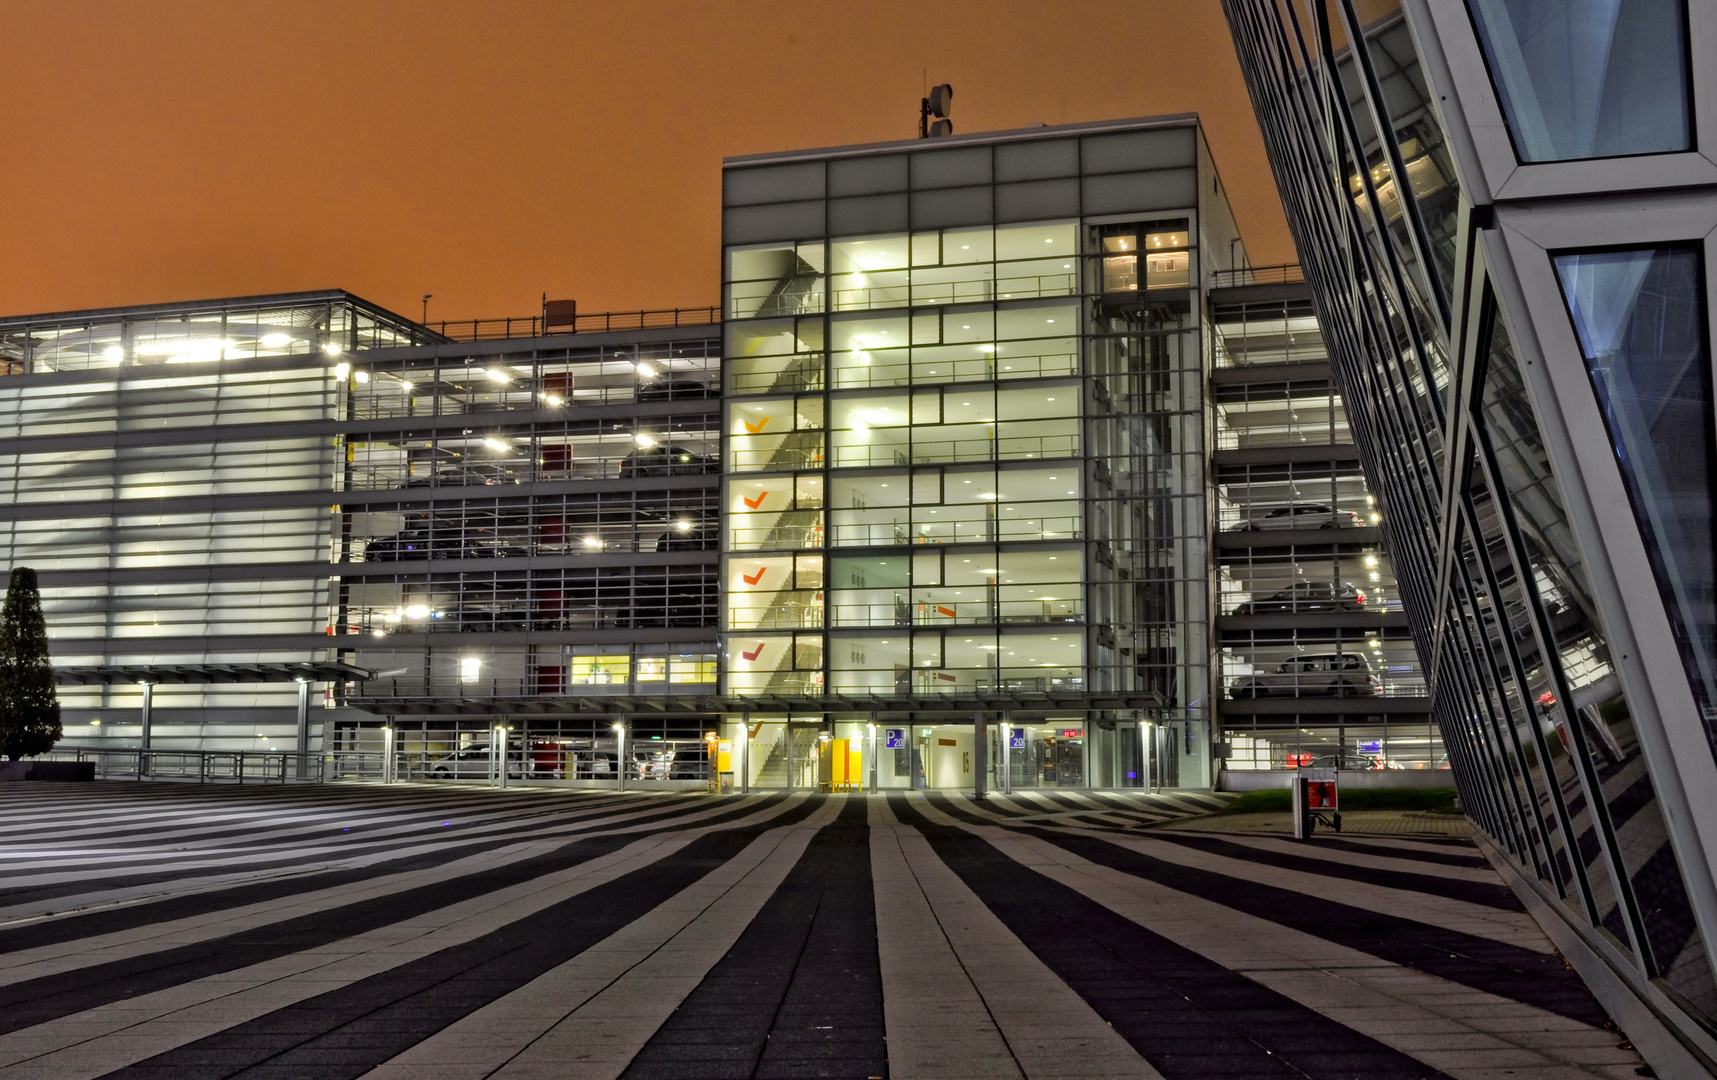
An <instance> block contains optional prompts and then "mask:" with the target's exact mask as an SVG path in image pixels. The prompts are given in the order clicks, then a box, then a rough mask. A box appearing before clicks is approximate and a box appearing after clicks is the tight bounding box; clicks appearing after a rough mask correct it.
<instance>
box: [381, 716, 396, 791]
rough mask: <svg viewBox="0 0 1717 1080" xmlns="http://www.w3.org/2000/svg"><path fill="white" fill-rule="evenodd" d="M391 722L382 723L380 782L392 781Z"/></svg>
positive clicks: (387, 782)
mask: <svg viewBox="0 0 1717 1080" xmlns="http://www.w3.org/2000/svg"><path fill="white" fill-rule="evenodd" d="M393 747H394V742H393V724H392V722H389V723H386V724H383V725H382V783H384V784H391V783H393V782H394V753H393Z"/></svg>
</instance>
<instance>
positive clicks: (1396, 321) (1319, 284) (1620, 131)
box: [1225, 0, 1717, 1075]
mask: <svg viewBox="0 0 1717 1080" xmlns="http://www.w3.org/2000/svg"><path fill="white" fill-rule="evenodd" d="M1225 7H1226V10H1227V12H1228V16H1229V19H1230V23H1231V26H1232V29H1233V32H1234V39H1235V43H1236V47H1237V49H1238V52H1239V54H1240V59H1241V66H1242V68H1243V70H1244V72H1245V75H1246V79H1247V83H1248V86H1249V88H1250V91H1251V94H1252V98H1253V102H1254V105H1255V106H1256V109H1257V113H1258V118H1259V122H1260V126H1261V127H1262V129H1263V132H1264V137H1265V142H1266V146H1267V148H1268V151H1269V154H1270V159H1271V164H1272V167H1273V169H1274V171H1275V174H1276V178H1277V182H1278V185H1279V187H1280V189H1281V192H1282V195H1283V200H1284V202H1285V204H1286V206H1287V209H1288V214H1289V221H1290V225H1291V227H1292V229H1293V231H1294V235H1295V238H1296V241H1297V243H1298V245H1299V248H1300V252H1301V258H1302V261H1303V262H1304V264H1305V266H1306V273H1307V277H1308V279H1309V280H1310V282H1311V284H1312V286H1313V290H1312V291H1313V296H1314V298H1315V300H1316V302H1317V307H1318V310H1319V313H1320V315H1321V316H1322V320H1323V324H1324V330H1325V332H1326V334H1327V335H1328V337H1329V339H1330V344H1331V351H1332V355H1333V356H1334V357H1335V359H1336V368H1337V372H1338V376H1339V379H1340V381H1341V383H1342V385H1343V388H1344V389H1345V390H1346V391H1347V401H1348V402H1349V411H1348V416H1349V421H1350V423H1351V424H1352V425H1353V428H1354V434H1355V439H1356V443H1357V444H1358V446H1359V448H1360V450H1361V453H1362V455H1363V457H1364V458H1365V460H1366V464H1367V468H1368V470H1369V472H1370V473H1371V475H1372V476H1373V477H1374V478H1375V479H1376V480H1377V482H1378V485H1379V495H1380V497H1381V501H1382V503H1383V505H1384V507H1385V529H1386V532H1387V533H1388V536H1389V538H1390V547H1391V550H1392V552H1393V554H1394V556H1395V564H1396V572H1397V574H1398V575H1399V576H1400V579H1401V587H1402V592H1403V595H1404V596H1405V598H1406V599H1407V611H1408V614H1409V616H1410V622H1411V626H1412V631H1413V634H1414V636H1415V638H1416V639H1417V640H1418V643H1419V646H1420V652H1421V653H1422V655H1424V656H1426V657H1427V658H1430V660H1431V663H1430V682H1431V687H1432V695H1433V703H1434V709H1435V712H1436V717H1437V720H1438V723H1439V725H1440V727H1441V729H1442V734H1443V737H1444V739H1445V740H1446V741H1447V745H1448V749H1449V753H1450V756H1451V760H1452V762H1453V763H1454V766H1455V771H1456V774H1457V777H1458V780H1459V783H1460V787H1461V790H1462V794H1463V799H1464V802H1465V804H1466V807H1467V810H1468V813H1469V814H1470V815H1471V816H1472V817H1473V819H1474V820H1475V821H1476V822H1478V823H1479V824H1480V826H1481V827H1482V828H1483V830H1484V831H1485V833H1486V834H1487V835H1488V837H1489V838H1490V840H1491V842H1492V843H1493V845H1494V848H1495V850H1496V851H1497V852H1498V853H1499V855H1500V856H1501V857H1502V858H1503V859H1504V861H1505V862H1506V864H1507V865H1508V866H1510V867H1512V869H1513V871H1514V872H1515V874H1516V875H1517V887H1518V888H1519V889H1520V890H1521V891H1522V892H1523V894H1524V895H1526V896H1527V897H1528V899H1529V902H1531V903H1532V904H1533V905H1534V907H1535V909H1536V910H1537V911H1538V912H1539V914H1540V916H1541V921H1545V922H1546V923H1547V926H1548V928H1549V929H1550V930H1551V933H1552V936H1553V937H1554V938H1555V940H1556V942H1557V944H1558V946H1559V947H1560V948H1561V949H1562V950H1563V952H1564V953H1565V954H1566V955H1568V956H1569V958H1570V959H1571V960H1572V961H1573V962H1574V963H1575V964H1576V965H1577V966H1578V967H1579V968H1580V970H1581V972H1582V974H1583V975H1584V976H1585V977H1586V978H1587V981H1588V982H1589V983H1591V984H1592V985H1593V986H1594V988H1595V989H1597V990H1598V991H1599V993H1600V996H1601V997H1603V998H1604V1000H1605V1004H1606V1005H1607V1006H1608V1007H1609V1008H1610V1011H1611V1013H1612V1015H1614V1016H1615V1017H1616V1018H1617V1020H1618V1021H1619V1022H1620V1023H1621V1024H1622V1026H1623V1027H1624V1028H1625V1029H1626V1030H1627V1031H1628V1033H1629V1035H1630V1037H1631V1038H1633V1039H1634V1041H1635V1042H1636V1043H1638V1044H1639V1045H1640V1047H1641V1049H1642V1051H1644V1052H1645V1054H1646V1056H1647V1058H1648V1060H1651V1061H1652V1063H1653V1064H1654V1066H1656V1067H1657V1068H1658V1069H1659V1070H1660V1075H1708V1074H1710V1073H1711V1072H1712V1071H1713V1070H1714V1067H1717V984H1714V982H1713V978H1712V963H1713V956H1712V944H1713V936H1712V935H1713V933H1714V932H1717V882H1714V879H1713V873H1712V866H1713V856H1714V854H1717V850H1714V849H1717V756H1714V753H1713V746H1714V745H1717V707H1714V706H1717V679H1714V675H1717V580H1714V572H1717V560H1714V558H1713V543H1714V539H1713V522H1712V506H1713V497H1714V495H1713V483H1712V480H1713V471H1714V469H1713V459H1714V456H1717V434H1714V426H1717V425H1714V420H1713V413H1714V404H1713V398H1712V386H1713V377H1712V360H1711V350H1710V329H1711V327H1710V316H1711V310H1712V293H1711V284H1710V275H1709V272H1708V263H1709V260H1710V257H1711V254H1712V251H1711V240H1710V237H1711V235H1712V234H1713V230H1714V228H1717V198H1713V197H1712V195H1711V190H1712V186H1711V185H1712V184H1713V183H1714V182H1717V165H1714V164H1713V163H1712V161H1711V159H1710V158H1709V157H1708V156H1706V154H1705V153H1701V150H1702V149H1704V150H1706V151H1708V150H1709V148H1710V147H1711V146H1713V145H1717V127H1714V126H1713V125H1714V123H1717V121H1714V119H1713V118H1714V117H1717V100H1714V99H1713V85H1712V80H1713V77H1714V75H1717V72H1713V70H1712V68H1711V58H1712V57H1713V56H1717V8H1713V6H1712V5H1711V4H1710V3H1708V2H1706V0H1685V2H1682V0H1638V2H1629V3H1616V2H1614V0H1575V2H1573V3H1560V4H1554V5H1552V4H1543V3H1537V2H1534V0H1470V2H1469V3H1465V4H1462V3H1430V2H1427V0H1404V2H1393V0H1377V2H1355V0H1225Z"/></svg>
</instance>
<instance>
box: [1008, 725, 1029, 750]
mask: <svg viewBox="0 0 1717 1080" xmlns="http://www.w3.org/2000/svg"><path fill="white" fill-rule="evenodd" d="M1008 749H1010V750H1024V749H1025V728H1022V727H1016V728H1013V729H1011V730H1010V731H1009V732H1008Z"/></svg>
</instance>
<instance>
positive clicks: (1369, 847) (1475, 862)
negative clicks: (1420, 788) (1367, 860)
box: [1152, 833, 1491, 870]
mask: <svg viewBox="0 0 1717 1080" xmlns="http://www.w3.org/2000/svg"><path fill="white" fill-rule="evenodd" d="M1152 835H1153V836H1154V835H1156V834H1155V833H1153V834H1152ZM1309 842H1310V843H1311V844H1312V845H1313V846H1316V847H1326V848H1335V849H1337V850H1340V851H1351V852H1354V853H1355V854H1358V855H1381V856H1383V857H1384V858H1387V859H1406V860H1407V861H1409V862H1422V863H1434V864H1436V865H1438V866H1463V867H1466V868H1467V869H1469V870H1489V869H1490V868H1491V866H1490V863H1489V862H1487V861H1486V860H1485V857H1484V856H1483V855H1480V854H1478V853H1476V852H1475V853H1473V854H1471V855H1461V854H1458V853H1457V852H1453V851H1419V850H1417V849H1416V848H1399V847H1392V846H1390V845H1388V844H1368V843H1366V842H1364V841H1363V840H1348V839H1346V838H1345V837H1342V838H1337V837H1334V836H1313V837H1312V838H1311V840H1310V841H1309ZM1420 842H1421V841H1419V840H1417V839H1415V840H1414V843H1420Z"/></svg>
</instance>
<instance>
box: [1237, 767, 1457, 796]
mask: <svg viewBox="0 0 1717 1080" xmlns="http://www.w3.org/2000/svg"><path fill="white" fill-rule="evenodd" d="M1293 777H1294V770H1293V769H1223V770H1222V772H1221V773H1220V774H1219V775H1218V777H1217V780H1216V789H1217V790H1218V791H1269V790H1270V789H1272V788H1286V787H1288V785H1289V782H1290V781H1291V780H1292V779H1293ZM1336 782H1337V783H1339V784H1340V785H1341V786H1342V787H1344V788H1348V789H1349V790H1358V789H1361V788H1438V787H1454V786H1455V774H1454V773H1453V772H1451V771H1449V770H1448V769H1365V770H1357V771H1352V772H1350V771H1348V770H1346V769H1343V770H1342V771H1341V772H1339V773H1337V774H1336Z"/></svg>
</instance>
